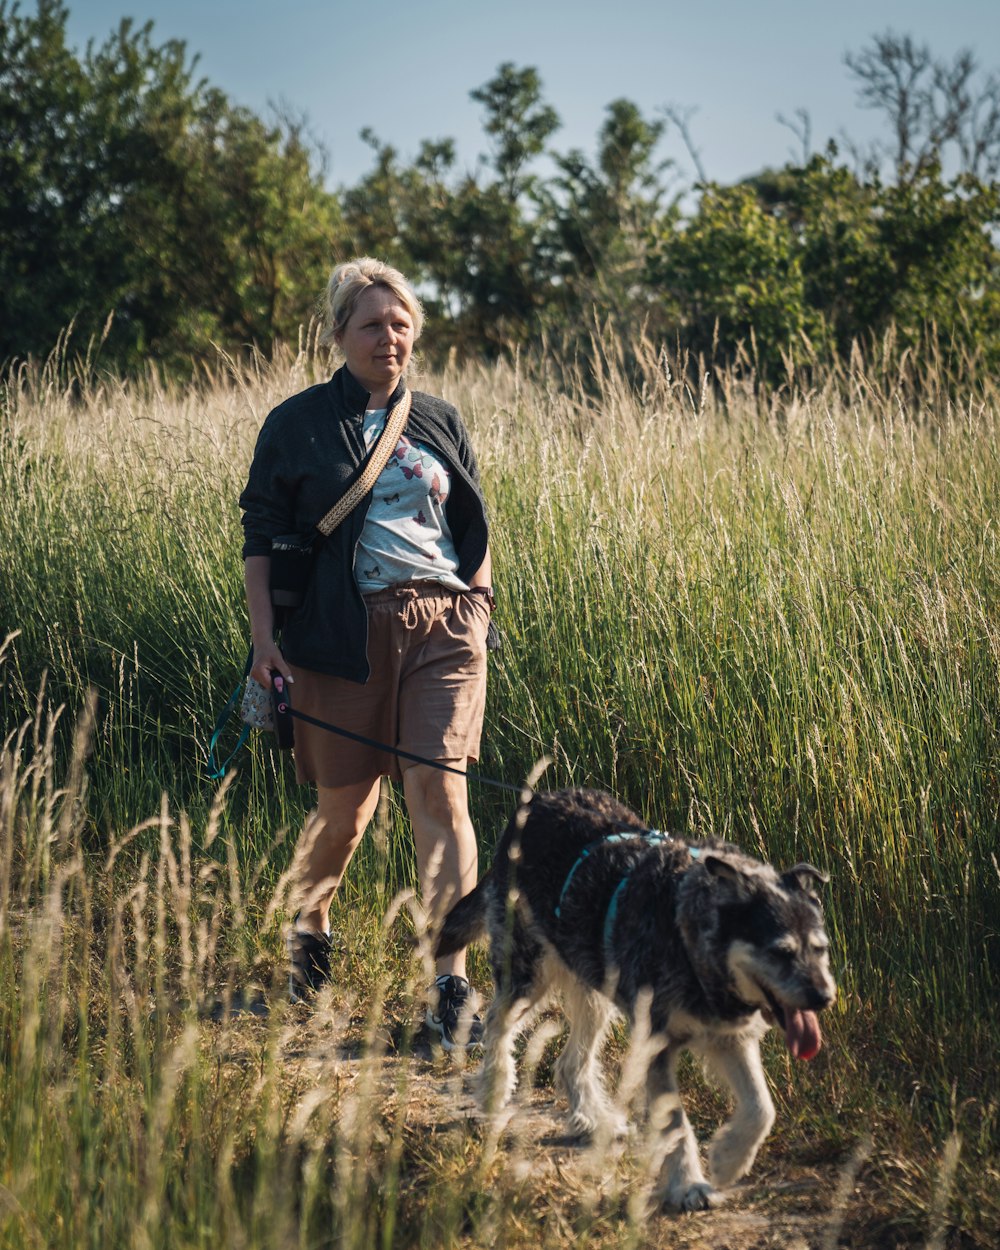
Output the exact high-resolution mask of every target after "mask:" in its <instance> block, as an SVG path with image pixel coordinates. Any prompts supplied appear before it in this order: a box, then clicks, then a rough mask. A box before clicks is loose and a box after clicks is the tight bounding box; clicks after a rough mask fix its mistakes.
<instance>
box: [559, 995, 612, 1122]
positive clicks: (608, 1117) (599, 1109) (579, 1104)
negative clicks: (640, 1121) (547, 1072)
mask: <svg viewBox="0 0 1000 1250" xmlns="http://www.w3.org/2000/svg"><path fill="white" fill-rule="evenodd" d="M560 989H561V991H562V999H563V1007H564V1010H565V1012H566V1016H567V1018H568V1020H569V1026H570V1027H569V1037H568V1038H567V1039H566V1044H565V1045H564V1046H563V1049H562V1053H561V1054H560V1056H559V1059H558V1061H557V1062H556V1068H555V1081H556V1086H557V1088H559V1089H561V1090H562V1091H563V1093H565V1095H566V1097H567V1099H568V1100H569V1111H570V1117H569V1127H570V1132H571V1133H572V1134H573V1135H574V1136H576V1137H585V1136H589V1135H590V1134H591V1133H594V1132H596V1131H597V1130H598V1129H599V1128H601V1127H603V1128H604V1129H605V1131H607V1130H608V1129H610V1130H611V1132H612V1134H613V1135H614V1136H616V1137H623V1136H624V1135H625V1133H626V1131H627V1126H626V1122H625V1117H624V1116H623V1115H621V1114H620V1113H619V1112H616V1111H615V1109H614V1107H612V1105H611V1103H610V1101H609V1099H608V1096H607V1093H606V1092H605V1089H604V1079H603V1076H602V1073H601V1065H600V1050H601V1043H602V1042H603V1040H604V1038H605V1036H606V1035H607V1031H608V1026H609V1024H610V1023H611V1018H612V1016H613V1015H614V1007H613V1005H612V1004H611V1003H610V1002H609V1001H608V1000H607V998H605V996H604V995H603V994H601V993H599V992H598V991H597V990H592V989H590V988H589V987H588V986H586V985H584V984H583V982H582V981H579V980H578V979H577V978H576V977H572V976H565V977H563V978H561V985H560Z"/></svg>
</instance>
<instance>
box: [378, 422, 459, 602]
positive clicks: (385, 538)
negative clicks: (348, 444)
mask: <svg viewBox="0 0 1000 1250" xmlns="http://www.w3.org/2000/svg"><path fill="white" fill-rule="evenodd" d="M386 411H387V410H386V409H385V408H376V409H369V411H368V412H366V413H365V420H364V426H363V430H364V438H365V446H366V447H368V448H369V450H370V449H371V446H372V444H373V443H374V442H375V440H376V439H377V438H378V436H379V434H381V432H382V430H383V428H384V426H385V417H386ZM450 491H451V470H450V469H449V468H448V466H447V465H446V464H444V463H443V462H442V461H441V460H439V459H438V458H437V456H436V455H435V454H434V453H433V452H432V451H431V450H430V449H429V448H428V447H425V446H424V445H423V444H422V443H415V442H412V441H411V440H410V439H409V438H407V436H406V434H405V433H404V434H401V435H400V436H399V441H398V442H397V444H396V448H395V450H394V451H393V452H392V454H391V455H390V456H389V459H388V461H387V462H386V466H385V468H384V469H383V470H382V472H381V473H380V474H379V476H378V480H377V481H376V483H375V490H374V492H373V494H372V502H371V506H370V507H369V509H368V515H367V517H366V518H365V524H364V528H363V529H362V531H361V538H360V539H359V541H358V546H357V550H356V551H355V553H354V576H355V578H356V580H357V583H358V588H359V589H360V590H361V592H362V593H363V594H364V593H367V592H370V591H372V590H381V589H382V588H383V587H385V586H393V585H395V584H396V583H397V582H411V581H422V580H433V581H439V582H442V583H443V584H444V585H445V586H447V587H448V588H449V589H451V590H467V589H468V587H467V586H466V584H465V582H463V581H462V580H461V579H460V578H459V577H458V576H457V574H456V570H457V568H458V555H457V553H456V551H455V543H454V540H453V539H452V536H451V530H450V529H449V528H448V522H447V520H446V518H445V515H444V505H445V503H446V502H447V499H448V495H449V493H450Z"/></svg>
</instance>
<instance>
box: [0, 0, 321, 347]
mask: <svg viewBox="0 0 1000 1250" xmlns="http://www.w3.org/2000/svg"><path fill="white" fill-rule="evenodd" d="M66 19H67V12H66V9H65V7H64V6H63V5H62V4H61V3H59V2H58V0H39V5H38V11H37V14H36V15H34V16H30V17H22V16H21V15H20V13H19V11H18V9H17V7H16V6H13V7H11V6H8V4H7V3H6V0H0V66H2V69H0V162H2V163H0V358H3V357H9V356H12V355H25V354H28V353H39V354H44V353H47V352H48V351H49V350H50V348H51V347H52V346H53V345H54V343H55V342H56V339H57V337H58V335H59V334H60V332H61V331H62V330H63V329H64V328H65V327H66V325H68V324H69V323H70V322H71V321H75V323H76V327H77V331H78V333H79V335H80V336H81V337H83V338H84V339H85V338H86V337H87V336H89V335H93V334H96V333H98V332H99V331H100V330H101V327H102V326H103V325H104V324H105V323H106V321H107V318H108V315H109V313H110V314H113V323H112V325H111V330H110V334H109V336H108V339H107V343H106V345H105V349H104V354H105V359H106V360H107V361H108V363H112V364H116V365H119V366H123V367H126V368H128V367H138V366H141V364H142V363H143V361H144V360H145V359H146V358H147V357H148V356H150V355H152V356H153V357H155V359H156V360H157V363H158V364H165V365H167V366H183V364H184V362H186V361H188V360H189V359H190V357H191V356H192V355H198V354H204V353H207V352H210V351H211V350H212V346H211V344H212V341H213V340H214V341H216V342H219V343H221V344H222V345H223V346H225V347H227V348H229V349H235V350H239V349H240V348H242V347H243V346H244V345H246V344H250V343H252V344H255V345H256V346H258V347H260V348H262V349H263V350H265V351H267V350H269V349H270V347H271V346H272V344H273V342H274V341H275V339H276V338H278V337H283V336H294V334H295V333H296V331H297V327H298V324H299V322H300V321H301V320H303V319H306V320H307V319H308V315H309V311H310V309H311V307H312V305H313V303H314V301H315V299H316V295H317V293H318V291H319V289H320V287H321V284H322V280H323V277H324V276H325V270H326V269H327V267H328V264H329V257H330V254H331V251H332V243H333V236H335V235H336V233H337V232H338V231H339V228H340V227H339V212H338V208H337V204H336V200H335V199H334V197H332V196H331V195H330V194H329V193H328V192H326V191H325V190H324V188H323V186H322V181H321V177H320V175H319V173H318V172H317V171H316V170H315V169H314V167H313V166H314V158H313V154H312V152H311V151H310V149H309V148H308V145H307V144H306V143H305V141H304V138H303V134H302V130H301V127H298V126H296V125H295V124H292V123H287V122H286V123H284V124H278V125H274V126H266V125H265V124H264V123H263V122H261V121H260V120H259V119H258V118H256V117H255V116H254V115H253V114H252V113H250V112H249V111H248V110H243V109H238V108H235V107H233V106H232V105H231V104H230V103H229V101H228V100H227V99H226V97H225V96H224V95H223V94H222V93H221V92H219V91H217V90H212V89H209V88H208V87H207V86H206V84H205V83H203V82H198V81H196V80H195V78H194V62H192V61H191V60H190V59H189V58H188V56H187V52H186V49H185V46H184V45H183V44H182V43H180V42H177V41H169V42H167V43H165V44H163V45H162V46H157V45H155V44H154V43H153V41H152V37H151V32H152V27H151V25H149V24H147V25H146V26H144V27H142V28H141V29H139V30H135V29H134V28H133V25H132V23H131V22H129V21H127V20H126V21H123V22H122V23H121V24H120V26H119V28H118V30H117V31H116V32H115V33H114V34H112V35H111V36H110V37H109V38H108V39H107V40H106V41H105V42H104V43H103V44H102V45H101V46H100V47H98V48H96V49H95V48H94V47H93V46H90V47H88V48H87V50H86V52H85V54H84V56H83V57H82V58H78V57H76V56H75V55H74V54H73V53H72V52H71V51H69V50H68V49H67V47H66V42H65V27H66Z"/></svg>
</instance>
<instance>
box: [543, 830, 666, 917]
mask: <svg viewBox="0 0 1000 1250" xmlns="http://www.w3.org/2000/svg"><path fill="white" fill-rule="evenodd" d="M635 838H642V839H644V840H645V841H647V842H663V841H672V839H671V837H670V835H669V834H668V833H661V832H660V831H659V829H635V830H631V829H620V830H619V831H618V832H617V833H608V834H606V835H605V836H604V837H603V838H595V839H594V841H593V842H588V843H587V845H586V846H585V847H584V848H583V850H582V851H581V852H580V854H579V855H578V856H577V857H576V859H575V860H574V861H573V867H572V868H571V869H570V870H569V872H568V873H567V875H566V880H565V881H564V882H563V887H562V889H561V890H560V891H559V899H558V901H557V903H556V910H555V915H556V919H557V920H558V919H559V917H560V916H561V914H562V903H563V899H564V898H565V897H566V891H567V890H568V889H569V886H570V882H571V881H572V880H573V878H574V877H575V876H576V870H577V869H578V868H579V867H580V865H581V864H582V863H583V861H584V860H585V859H586V858H587V857H588V856H589V855H590V854H591V852H593V851H596V850H597V848H598V847H599V846H606V845H607V844H608V843H609V842H630V841H632V840H633V839H635ZM619 888H620V887H619Z"/></svg>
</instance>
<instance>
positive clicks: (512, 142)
mask: <svg viewBox="0 0 1000 1250" xmlns="http://www.w3.org/2000/svg"><path fill="white" fill-rule="evenodd" d="M469 95H470V97H471V98H472V99H473V100H475V101H476V102H477V103H478V104H482V105H483V108H484V110H485V113H486V120H485V122H484V125H483V129H484V130H485V131H486V133H487V134H488V135H490V136H491V137H492V138H493V140H494V150H493V165H494V168H495V169H496V172H497V178H498V181H499V185H500V188H501V189H502V191H503V194H504V196H505V197H506V198H507V199H508V200H509V201H510V202H511V203H512V204H513V203H515V202H516V201H517V200H518V199H519V198H520V197H521V196H522V195H523V194H525V193H526V192H529V191H530V190H531V189H532V179H531V177H530V175H528V174H527V173H526V172H525V168H526V166H527V165H528V164H529V162H530V161H532V160H533V159H534V158H535V157H537V156H540V155H541V153H542V152H543V151H544V150H545V144H546V143H547V142H548V140H549V138H550V137H551V136H552V134H554V132H555V131H556V130H558V129H559V125H560V122H559V114H558V113H557V112H556V111H555V109H554V108H552V107H551V106H550V105H548V104H543V103H542V98H541V96H542V81H541V79H540V78H539V76H538V71H537V70H536V69H534V68H533V67H532V66H530V65H529V66H526V67H525V68H524V69H517V67H516V66H515V65H514V64H513V63H512V62H510V61H504V63H503V64H502V65H501V66H500V67H499V68H498V70H497V72H496V76H495V77H494V78H491V79H490V81H489V82H488V83H484V84H483V86H481V87H477V88H476V89H475V90H474V91H470V92H469Z"/></svg>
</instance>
